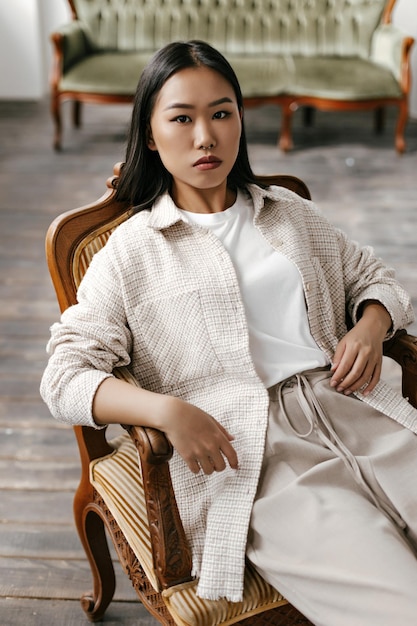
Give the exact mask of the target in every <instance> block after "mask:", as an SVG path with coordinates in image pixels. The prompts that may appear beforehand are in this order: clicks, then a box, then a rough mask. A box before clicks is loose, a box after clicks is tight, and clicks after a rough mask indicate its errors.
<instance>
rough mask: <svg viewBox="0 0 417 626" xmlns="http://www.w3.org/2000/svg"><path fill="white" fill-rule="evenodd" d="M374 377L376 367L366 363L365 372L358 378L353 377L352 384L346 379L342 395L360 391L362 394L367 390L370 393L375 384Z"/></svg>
mask: <svg viewBox="0 0 417 626" xmlns="http://www.w3.org/2000/svg"><path fill="white" fill-rule="evenodd" d="M375 376H376V366H375V365H374V364H373V363H368V365H367V366H366V368H365V370H364V371H363V372H362V373H361V374H360V375H359V376H357V377H354V380H353V382H349V380H348V379H346V382H347V384H346V387H345V390H344V393H346V394H347V393H352V392H354V391H360V392H362V393H363V392H364V391H365V390H367V389H369V391H371V390H372V389H373V388H374V387H375V385H376V382H377V379H376V380H375Z"/></svg>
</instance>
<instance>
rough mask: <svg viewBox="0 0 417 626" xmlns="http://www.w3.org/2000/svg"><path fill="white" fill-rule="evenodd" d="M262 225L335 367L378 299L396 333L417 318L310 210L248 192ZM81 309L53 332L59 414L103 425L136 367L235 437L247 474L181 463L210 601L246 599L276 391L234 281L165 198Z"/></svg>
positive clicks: (387, 407)
mask: <svg viewBox="0 0 417 626" xmlns="http://www.w3.org/2000/svg"><path fill="white" fill-rule="evenodd" d="M248 191H249V193H250V194H251V195H252V198H253V202H254V207H255V218H254V220H255V224H256V226H257V227H258V228H259V230H260V232H261V233H262V234H263V235H264V237H265V238H266V240H267V241H268V242H269V243H270V244H271V245H272V246H273V247H274V248H276V249H277V250H279V251H280V252H281V253H283V254H285V255H286V256H287V257H288V258H289V259H290V260H291V261H292V262H293V263H295V265H296V266H297V267H298V269H299V271H300V274H301V277H302V281H303V286H304V291H305V298H306V303H307V310H308V319H309V324H310V329H311V332H312V335H313V337H314V339H315V340H316V342H317V344H318V345H319V346H320V348H321V349H322V350H324V352H325V353H326V354H327V355H328V357H329V358H330V359H331V358H332V355H333V353H334V349H335V347H336V345H337V343H338V340H339V339H340V338H341V337H342V336H343V335H344V334H345V333H346V325H345V314H346V311H347V312H348V314H349V315H350V316H351V318H352V319H353V320H354V321H355V319H356V315H357V311H358V307H359V306H360V304H361V303H362V302H363V301H364V300H367V299H376V300H379V301H380V302H382V303H383V304H384V305H385V307H386V308H387V309H388V311H389V312H390V314H391V317H392V321H393V327H392V331H393V332H394V331H395V330H397V329H398V328H400V327H403V326H405V325H406V324H408V323H409V322H410V321H412V319H413V314H412V311H411V308H410V303H409V299H408V296H407V294H406V293H405V292H404V290H403V289H402V288H401V287H400V286H399V285H398V284H397V282H396V281H395V279H394V275H393V272H392V270H389V269H387V268H386V267H385V266H384V265H383V264H382V262H381V261H380V260H378V259H377V258H375V257H374V256H373V253H372V250H371V249H370V248H359V246H358V245H357V244H355V243H353V242H351V241H349V240H348V239H347V238H346V236H345V235H344V234H342V233H341V232H339V231H338V230H336V229H334V228H333V227H332V226H331V225H330V224H329V223H328V222H327V221H326V220H325V219H324V218H323V217H322V216H320V214H319V213H318V211H317V210H316V208H315V207H314V205H313V204H312V203H311V202H308V201H305V200H302V199H301V198H299V197H298V196H297V195H295V194H294V193H292V192H290V191H288V190H286V189H283V188H279V187H272V188H270V189H268V190H263V189H261V188H259V187H257V186H255V185H251V186H249V187H248ZM78 299H79V304H78V305H76V306H74V307H72V308H70V309H68V310H67V311H66V312H65V313H64V314H63V316H62V320H61V322H60V323H57V324H54V326H53V327H52V337H51V340H50V342H49V345H48V350H49V353H50V354H51V357H50V360H49V364H48V366H47V368H46V370H45V373H44V377H43V380H42V385H41V393H42V396H43V398H44V399H45V401H46V402H47V403H48V405H49V407H50V410H51V412H52V414H53V415H54V416H55V417H56V418H57V419H60V420H63V421H66V422H70V423H72V424H86V425H91V426H95V424H94V421H93V418H92V414H91V407H92V402H93V397H94V394H95V391H96V389H97V387H98V385H99V384H100V383H101V382H102V380H103V379H104V378H106V377H107V376H111V372H112V370H113V368H114V367H116V366H120V365H126V364H130V367H131V370H132V372H133V374H134V376H135V377H136V378H137V380H138V381H139V383H140V384H141V385H142V386H143V387H146V388H147V389H150V390H152V391H156V392H161V393H166V394H173V395H176V396H180V397H181V398H183V399H185V400H187V401H189V402H191V403H193V404H196V405H197V406H199V407H201V408H202V409H204V410H205V411H207V412H208V413H210V414H211V415H213V416H214V417H215V418H216V419H217V420H219V421H220V422H221V423H223V424H224V425H225V426H226V428H227V429H228V430H229V431H230V432H231V433H233V435H234V436H235V440H234V445H235V447H236V450H237V453H238V457H239V469H238V470H237V471H234V470H231V469H230V468H228V469H226V470H225V471H223V472H220V473H214V474H212V475H211V476H206V475H204V474H203V473H202V472H200V474H198V475H194V474H192V473H191V472H190V471H189V470H188V468H187V467H186V465H185V463H184V462H183V460H182V459H181V458H180V457H179V455H174V458H173V460H172V462H171V471H172V478H173V483H174V488H175V491H176V495H177V499H178V504H179V508H180V513H181V517H182V520H183V523H184V527H185V530H186V533H187V536H188V538H189V541H190V544H191V548H192V553H193V559H194V564H193V569H194V574H195V575H197V576H199V578H200V582H199V588H198V592H199V594H200V595H201V596H203V597H207V598H212V599H216V598H218V597H222V596H224V597H227V598H228V599H229V600H232V601H238V600H240V599H241V595H242V586H243V571H244V559H245V545H246V537H247V529H248V523H249V518H250V513H251V508H252V503H253V499H254V496H255V493H256V488H257V483H258V478H259V472H260V468H261V463H262V456H263V450H264V440H265V432H266V426H267V418H268V393H267V390H266V389H265V388H264V386H263V384H262V382H261V380H260V379H259V378H258V376H257V374H256V371H255V369H254V365H253V362H252V359H251V355H250V352H249V340H248V330H247V325H246V321H245V314H244V307H243V303H242V299H241V295H240V291H239V286H238V282H237V279H236V274H235V271H234V268H233V265H232V262H231V260H230V258H229V255H228V254H227V252H226V251H225V249H224V247H223V246H222V244H221V243H220V242H219V241H218V240H217V238H216V237H215V236H214V235H213V234H212V233H211V232H210V231H208V230H206V229H203V228H199V227H196V226H192V225H189V224H186V223H184V222H183V221H182V220H181V217H180V214H179V212H178V210H177V209H176V207H175V205H174V204H173V202H172V200H171V198H170V197H169V196H168V195H165V196H163V197H162V198H160V199H159V201H158V202H157V203H156V204H155V206H154V208H153V209H152V211H144V212H142V213H140V214H137V215H135V216H133V217H132V218H130V219H129V220H128V221H127V222H126V223H124V224H122V225H121V226H120V227H119V228H118V229H117V230H116V232H115V233H114V234H113V235H112V237H111V238H110V240H109V242H108V244H107V245H106V246H105V248H104V249H103V250H102V251H101V252H99V253H98V254H97V255H96V256H95V257H94V259H93V261H92V264H91V266H90V268H89V270H88V272H87V274H86V276H85V278H84V281H83V283H82V285H81V287H80V290H79V298H78ZM365 401H366V402H368V403H369V404H371V405H373V406H374V407H376V408H378V409H379V410H381V411H382V412H384V413H386V414H387V415H389V416H390V417H392V418H394V419H396V420H398V421H399V422H400V423H402V424H404V425H406V426H407V427H409V428H410V429H412V430H413V431H414V432H417V411H416V410H415V409H413V408H412V407H411V406H410V405H409V404H408V403H407V401H406V400H404V399H403V398H402V397H401V396H400V394H398V393H396V392H394V391H392V390H391V389H389V388H388V387H387V386H386V385H385V384H383V383H380V384H379V385H378V386H377V388H376V389H375V390H374V391H373V392H372V393H371V394H370V395H369V396H368V397H367V398H366V399H365Z"/></svg>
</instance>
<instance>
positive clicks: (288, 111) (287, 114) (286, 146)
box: [278, 103, 294, 152]
mask: <svg viewBox="0 0 417 626" xmlns="http://www.w3.org/2000/svg"><path fill="white" fill-rule="evenodd" d="M293 107H294V105H293V104H292V103H286V104H283V105H282V122H281V136H280V138H279V142H278V145H279V147H280V148H281V150H282V151H283V152H288V151H289V150H291V149H292V147H293V142H292V136H291V122H292V114H293V111H294V108H293Z"/></svg>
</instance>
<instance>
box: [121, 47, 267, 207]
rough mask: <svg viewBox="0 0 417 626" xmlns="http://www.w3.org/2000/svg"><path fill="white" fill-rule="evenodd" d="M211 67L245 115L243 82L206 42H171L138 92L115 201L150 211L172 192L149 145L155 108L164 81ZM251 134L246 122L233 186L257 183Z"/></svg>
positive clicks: (147, 72) (147, 70)
mask: <svg viewBox="0 0 417 626" xmlns="http://www.w3.org/2000/svg"><path fill="white" fill-rule="evenodd" d="M201 66H204V67H208V68H210V69H212V70H215V71H216V72H218V73H219V74H221V75H222V76H223V77H224V78H225V79H226V80H227V81H228V82H229V83H230V85H231V86H232V87H233V90H234V92H235V95H236V100H237V105H238V107H239V109H240V110H241V111H243V98H242V93H241V90H240V85H239V81H238V79H237V77H236V74H235V72H234V70H233V69H232V67H231V66H230V64H229V62H228V61H227V60H226V59H225V58H224V56H223V55H222V54H220V52H218V51H217V50H215V49H214V48H212V46H210V45H209V44H207V43H205V42H203V41H188V42H174V43H170V44H168V45H167V46H165V47H164V48H162V49H161V50H159V51H158V52H157V53H156V54H155V55H154V56H153V58H152V59H151V61H150V62H149V64H148V65H147V67H146V68H145V69H144V71H143V73H142V75H141V77H140V80H139V83H138V87H137V90H136V95H135V99H134V105H133V112H132V120H131V124H130V130H129V136H128V143H127V149H126V158H125V163H124V165H123V167H122V171H121V174H120V180H119V182H118V185H117V190H116V198H117V199H118V200H125V201H126V200H128V201H129V204H130V205H131V206H132V207H133V208H132V211H133V212H138V211H141V210H144V209H149V208H151V206H152V205H153V203H154V202H155V200H156V199H157V198H158V197H159V196H160V195H161V194H163V193H164V192H165V191H167V190H169V189H170V188H171V174H170V173H169V172H168V171H167V170H166V168H165V167H164V165H163V164H162V161H161V159H160V157H159V154H158V153H157V152H155V151H152V150H150V149H149V148H148V146H147V140H148V133H149V129H150V122H151V115H152V110H153V107H154V104H155V101H156V98H157V95H158V93H159V91H160V90H161V88H162V87H163V85H164V84H165V82H166V81H167V80H168V78H170V77H171V76H172V75H173V74H175V73H176V72H179V71H180V70H183V69H186V68H190V67H201ZM254 178H255V176H254V174H253V172H252V169H251V166H250V163H249V157H248V150H247V144H246V134H245V129H244V125H243V121H242V132H241V136H240V145H239V152H238V155H237V158H236V161H235V164H234V166H233V168H232V170H231V172H230V174H229V176H228V179H227V182H228V186H229V187H232V188H237V187H242V186H245V184H247V183H249V182H254Z"/></svg>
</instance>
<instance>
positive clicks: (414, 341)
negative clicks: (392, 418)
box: [384, 330, 417, 408]
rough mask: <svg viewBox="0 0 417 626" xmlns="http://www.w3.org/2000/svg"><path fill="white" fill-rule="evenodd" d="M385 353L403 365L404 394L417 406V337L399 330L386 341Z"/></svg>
mask: <svg viewBox="0 0 417 626" xmlns="http://www.w3.org/2000/svg"><path fill="white" fill-rule="evenodd" d="M384 355H385V356H388V357H390V358H391V359H393V360H394V361H396V362H397V363H398V364H399V365H401V369H402V392H403V395H404V397H406V398H408V400H409V402H410V403H411V404H412V405H413V406H414V407H416V408H417V337H414V336H413V335H409V334H408V333H407V331H405V330H399V331H398V332H397V333H396V334H395V335H394V337H393V338H392V339H390V340H389V341H386V342H385V344H384Z"/></svg>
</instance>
